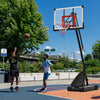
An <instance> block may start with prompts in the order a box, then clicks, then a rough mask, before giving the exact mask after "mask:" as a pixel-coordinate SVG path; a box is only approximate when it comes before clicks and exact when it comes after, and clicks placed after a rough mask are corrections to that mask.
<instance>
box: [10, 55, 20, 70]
mask: <svg viewBox="0 0 100 100" xmlns="http://www.w3.org/2000/svg"><path fill="white" fill-rule="evenodd" d="M9 62H10V69H18V58H16V57H13V58H12V59H9Z"/></svg>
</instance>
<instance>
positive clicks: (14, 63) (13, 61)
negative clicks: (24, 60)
mask: <svg viewBox="0 0 100 100" xmlns="http://www.w3.org/2000/svg"><path fill="white" fill-rule="evenodd" d="M16 51H17V47H15V48H14V51H13V53H12V54H11V56H10V58H9V62H10V75H11V86H10V90H11V91H12V92H13V82H14V78H16V87H15V89H16V91H18V83H19V81H18V78H19V70H18V57H19V55H20V52H21V51H22V50H18V53H17V55H16Z"/></svg>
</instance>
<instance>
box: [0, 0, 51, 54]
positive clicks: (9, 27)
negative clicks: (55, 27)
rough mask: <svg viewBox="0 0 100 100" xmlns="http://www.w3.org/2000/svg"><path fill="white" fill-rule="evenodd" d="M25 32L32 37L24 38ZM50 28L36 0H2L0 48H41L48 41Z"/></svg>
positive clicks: (0, 10) (0, 5) (26, 49)
mask: <svg viewBox="0 0 100 100" xmlns="http://www.w3.org/2000/svg"><path fill="white" fill-rule="evenodd" d="M25 33H29V34H30V38H28V39H26V38H24V35H25ZM47 33H48V28H47V26H44V24H43V21H42V14H41V13H39V12H38V5H37V4H36V3H35V1H34V0H0V48H7V49H8V56H9V54H10V52H11V50H12V48H14V47H15V46H17V47H18V48H22V49H24V50H25V51H28V50H34V49H39V45H41V44H43V43H45V42H46V41H48V38H49V37H48V34H47Z"/></svg>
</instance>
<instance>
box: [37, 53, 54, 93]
mask: <svg viewBox="0 0 100 100" xmlns="http://www.w3.org/2000/svg"><path fill="white" fill-rule="evenodd" d="M43 59H44V61H43V62H42V67H41V68H40V69H39V70H41V69H43V68H44V77H43V88H41V89H40V91H42V92H47V84H46V80H47V79H48V77H49V75H50V74H51V69H50V67H52V66H53V64H52V63H51V62H50V60H48V55H47V54H44V56H43ZM39 70H37V71H36V72H38V71H39Z"/></svg>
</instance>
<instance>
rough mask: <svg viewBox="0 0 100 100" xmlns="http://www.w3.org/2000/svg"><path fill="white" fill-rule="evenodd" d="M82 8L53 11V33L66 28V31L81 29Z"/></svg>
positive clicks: (82, 22)
mask: <svg viewBox="0 0 100 100" xmlns="http://www.w3.org/2000/svg"><path fill="white" fill-rule="evenodd" d="M83 10H84V7H83V6H76V7H67V8H58V9H54V26H53V28H54V31H59V30H63V29H66V28H68V27H67V26H68V25H70V27H69V28H68V30H75V29H83V28H84V19H83Z"/></svg>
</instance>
